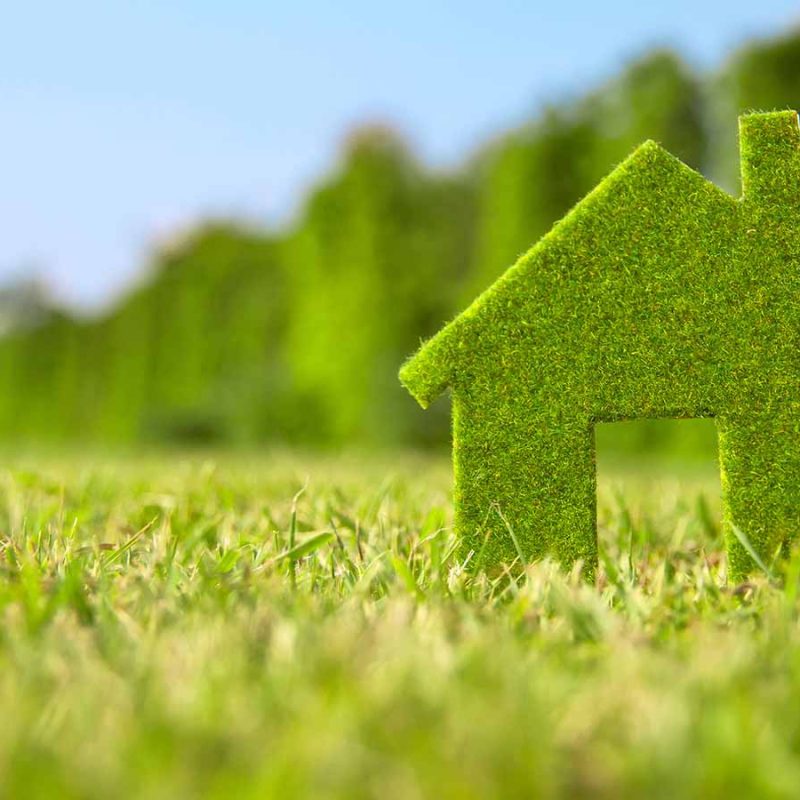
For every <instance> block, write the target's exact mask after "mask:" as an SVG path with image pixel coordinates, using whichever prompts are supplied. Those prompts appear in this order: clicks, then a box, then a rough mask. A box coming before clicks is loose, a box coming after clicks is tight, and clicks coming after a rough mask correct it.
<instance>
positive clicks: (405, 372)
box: [400, 112, 800, 407]
mask: <svg viewBox="0 0 800 800" xmlns="http://www.w3.org/2000/svg"><path fill="white" fill-rule="evenodd" d="M740 131H741V140H742V144H741V151H742V175H743V185H744V193H745V194H744V196H745V197H748V196H750V195H758V194H759V193H762V192H763V193H767V194H771V195H772V196H775V195H780V194H781V193H783V194H784V195H785V193H786V192H787V191H796V188H795V187H796V185H797V184H796V182H794V181H791V182H790V181H788V180H783V179H782V178H781V175H790V174H791V175H793V174H794V170H790V171H788V172H787V171H782V170H780V169H776V168H775V166H776V163H777V162H776V160H777V161H779V160H780V159H785V158H787V157H790V158H793V159H795V161H798V160H800V159H798V154H800V129H799V128H798V122H797V115H796V114H795V113H794V112H778V113H770V114H754V115H747V116H745V117H742V118H741V120H740ZM790 184H791V188H788V187H789V186H790ZM738 206H739V202H738V201H737V200H735V199H734V198H732V197H731V196H730V195H728V194H727V193H725V192H724V191H722V190H721V189H719V188H718V187H716V186H715V185H714V184H712V183H711V182H710V181H708V180H706V179H705V178H704V177H703V176H702V175H700V174H699V173H697V172H695V171H694V170H692V169H690V168H689V167H687V166H686V165H684V164H683V163H682V162H681V161H679V160H678V159H677V158H675V157H674V156H672V155H671V154H670V153H668V152H667V151H666V150H665V149H664V148H662V147H661V146H660V145H658V144H656V143H655V142H653V141H648V142H645V143H644V144H643V145H641V146H640V147H638V148H637V149H636V150H635V151H634V152H633V153H632V154H631V155H630V156H629V157H628V158H627V159H626V160H625V161H624V162H622V163H621V164H620V165H619V166H618V167H617V168H616V169H615V170H613V172H611V173H610V174H609V175H608V176H607V177H606V178H605V179H604V180H603V181H602V182H601V183H600V184H599V185H598V186H597V187H596V188H595V189H594V190H593V191H592V192H590V193H589V194H588V195H587V196H586V197H585V198H584V199H583V200H582V201H581V202H580V203H578V204H577V205H576V206H575V207H574V208H573V209H572V210H571V211H570V212H569V213H568V214H567V215H566V216H565V217H564V218H563V219H562V220H561V221H560V222H558V223H557V224H556V225H555V226H554V227H553V229H552V230H551V231H550V232H549V233H548V234H547V235H546V236H544V237H543V238H542V239H540V240H539V241H538V242H537V243H536V244H535V245H534V246H533V247H532V248H531V249H530V250H529V251H528V252H527V253H525V254H524V255H523V256H522V257H521V258H520V259H519V260H518V261H517V262H516V264H514V265H513V266H512V267H510V268H509V269H508V270H507V271H506V273H505V274H504V275H503V276H502V277H500V278H499V279H498V280H497V281H496V282H495V283H494V284H493V285H492V286H490V287H489V288H488V289H487V290H486V291H485V292H483V293H482V294H481V295H480V296H479V297H478V298H477V299H476V300H475V301H474V302H473V303H472V304H471V305H470V306H469V307H468V308H467V309H466V310H465V311H463V312H462V313H461V314H459V315H458V316H457V317H456V318H455V319H454V320H452V321H451V322H450V323H449V324H448V325H446V326H445V327H444V328H443V329H442V330H441V331H440V332H439V333H438V334H436V335H435V336H434V337H433V338H431V339H429V340H428V341H427V342H425V343H424V344H423V345H422V347H421V348H420V349H419V350H418V351H417V353H416V354H415V355H414V356H413V357H412V358H411V359H409V360H408V361H407V362H406V364H405V365H404V366H403V368H402V369H401V371H400V379H401V381H402V383H403V384H404V385H405V386H406V388H407V389H408V390H409V391H410V392H411V394H412V395H413V396H414V397H415V398H416V399H417V401H418V402H419V403H420V404H421V405H422V406H423V407H427V406H428V405H429V404H430V403H431V402H432V401H433V400H434V399H436V397H437V396H438V395H439V394H441V393H442V392H443V391H444V390H445V389H446V388H448V387H450V386H453V385H454V384H455V383H456V382H457V381H458V379H459V377H460V376H461V377H463V378H464V379H465V380H468V379H469V375H468V373H469V369H467V368H466V367H467V365H468V364H469V361H470V359H471V357H472V355H473V354H474V353H475V352H476V351H477V350H478V349H480V348H481V347H484V349H485V348H486V347H490V348H495V350H497V349H499V347H498V345H503V344H505V343H504V342H502V335H499V334H498V331H501V330H502V331H509V334H508V335H509V336H512V337H514V336H517V337H518V336H519V335H520V334H519V331H520V330H523V329H524V326H525V324H526V320H525V319H522V318H520V315H523V316H524V315H531V314H538V315H543V314H547V313H550V309H549V308H548V307H546V305H547V304H540V305H538V306H535V305H532V304H531V303H530V302H525V300H526V298H528V297H529V296H530V292H531V291H532V290H533V289H535V290H536V291H539V292H541V290H542V289H544V290H545V295H544V296H546V293H547V290H549V289H552V290H553V292H554V296H557V297H558V300H559V301H560V302H562V303H567V304H572V305H574V306H576V307H577V306H579V305H580V304H581V302H582V300H583V297H582V294H581V291H582V285H583V284H584V283H585V282H586V281H587V280H588V278H587V277H586V276H585V275H584V274H582V273H581V272H580V269H581V268H580V262H581V261H587V260H592V261H593V264H594V266H593V269H594V270H595V274H594V277H593V278H592V279H593V280H596V279H597V276H596V270H597V269H598V268H599V269H602V270H606V269H608V270H619V269H623V270H624V269H625V258H626V252H635V251H636V249H637V247H638V248H641V247H642V246H644V245H643V244H642V242H643V240H644V239H647V240H648V241H647V242H646V246H647V247H649V248H650V252H651V253H652V251H653V248H663V249H664V251H665V252H666V251H670V252H674V250H675V248H683V249H688V250H690V249H691V248H692V247H693V242H692V239H693V232H696V231H697V230H698V226H701V228H702V229H705V228H708V227H711V228H719V230H720V232H721V233H720V236H719V237H718V241H719V248H720V249H724V247H725V242H726V241H732V239H730V237H728V238H727V239H726V236H728V234H729V233H731V232H732V230H731V225H733V224H734V220H735V218H736V217H737V214H736V209H737V208H738ZM648 237H649V238H648ZM704 246H705V247H706V248H708V246H709V245H708V243H707V242H706V243H705V245H704ZM714 246H716V245H713V246H712V249H713V247H714ZM598 253H602V258H601V259H600V261H598ZM556 254H557V257H556ZM716 255H719V256H720V258H725V254H724V253H720V254H715V253H710V254H708V257H706V263H707V262H708V258H711V257H715V256H716ZM704 257H705V256H704ZM553 263H557V265H558V266H557V268H554V267H553ZM598 264H599V267H598ZM654 279H656V278H654ZM565 286H566V289H565ZM570 292H572V294H570ZM515 315H516V316H517V319H516V320H515V322H516V324H514V325H509V324H508V322H509V320H510V319H512V318H514V317H515ZM485 342H490V344H489V345H486V344H484V343H485ZM507 344H508V346H510V347H518V346H519V342H516V341H515V342H509V343H507ZM496 355H497V356H498V357H500V353H499V352H497V353H496Z"/></svg>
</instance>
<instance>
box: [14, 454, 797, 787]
mask: <svg viewBox="0 0 800 800" xmlns="http://www.w3.org/2000/svg"><path fill="white" fill-rule="evenodd" d="M5 463H6V466H5V469H4V471H3V472H2V473H0V569H1V570H2V580H1V581H0V613H2V627H0V708H2V709H3V716H4V724H3V725H2V726H0V794H2V796H14V797H26V798H32V797H54V796H63V797H87V798H109V797H114V798H118V797H144V796H146V797H148V798H162V797H163V798H176V797H181V798H183V797H201V796H202V797H237V798H239V797H245V798H247V797H253V798H256V797H257V798H263V797H273V796H274V797H281V798H291V797H313V798H325V797H341V798H362V797H363V798H372V797H380V798H390V799H391V798H423V797H424V798H427V797H435V798H451V797H452V798H489V797H537V796H563V797H608V798H620V797H624V796H632V795H636V796H642V797H648V798H649V797H702V798H713V797H721V796H726V797H740V796H753V797H796V796H797V791H798V786H800V628H799V627H798V610H799V609H800V603H799V602H798V598H797V590H798V585H799V579H798V575H799V574H800V557H799V558H792V559H791V560H790V561H789V562H788V563H787V564H786V565H785V566H781V567H776V568H775V569H774V570H773V574H772V575H771V576H769V577H768V576H767V575H765V574H763V573H761V574H760V575H756V576H754V578H753V579H752V580H751V581H750V582H748V583H746V584H739V585H733V584H730V583H727V582H726V578H725V561H724V557H723V555H722V544H721V541H720V539H719V524H718V517H719V498H718V496H717V494H718V481H717V479H716V478H715V476H714V474H713V472H708V471H697V470H692V471H687V470H682V471H676V470H674V469H671V470H669V471H666V472H664V471H662V472H656V471H651V470H641V469H640V470H638V471H635V472H626V471H625V470H622V469H617V470H616V471H611V470H604V471H603V473H602V479H601V482H600V488H599V493H598V494H599V511H598V513H599V520H600V528H601V543H602V546H601V562H602V563H601V569H600V574H599V576H598V583H597V586H589V585H585V583H583V582H582V581H581V580H580V578H579V577H578V576H577V575H576V574H571V575H567V574H564V573H562V572H560V571H559V570H558V569H557V568H555V567H554V566H553V565H552V564H549V563H540V564H537V565H534V566H532V567H529V568H528V569H527V571H525V572H522V571H520V570H514V569H510V570H507V571H506V572H505V573H504V574H500V575H497V576H494V577H492V578H491V579H490V578H488V577H486V576H478V577H471V576H470V575H469V574H468V572H465V571H464V570H463V569H462V568H461V564H460V562H459V560H458V556H457V555H456V554H455V552H454V547H453V545H454V542H453V539H452V536H451V534H450V532H449V527H448V526H449V522H450V519H451V509H450V505H449V498H448V492H449V484H450V473H449V468H448V465H447V463H446V461H444V460H442V459H434V458H428V457H421V456H403V457H397V458H388V457H376V456H365V457H362V458H356V457H355V456H352V457H350V458H339V459H334V458H327V459H321V458H319V457H308V458H304V457H302V456H300V455H286V454H282V455H281V454H276V455H273V456H268V455H263V456H258V457H246V456H243V455H239V456H236V457H234V456H225V455H199V454H195V455H191V456H185V455H158V456H137V457H129V458H121V457H120V458H100V457H98V458H90V457H82V458H67V457H58V458H54V457H49V458H44V459H36V458H27V459H23V458H17V459H12V460H6V462H5Z"/></svg>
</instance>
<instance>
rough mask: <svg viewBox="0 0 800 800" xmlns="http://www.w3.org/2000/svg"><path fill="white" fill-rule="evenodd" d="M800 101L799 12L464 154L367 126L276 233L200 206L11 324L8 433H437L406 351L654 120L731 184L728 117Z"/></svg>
mask: <svg viewBox="0 0 800 800" xmlns="http://www.w3.org/2000/svg"><path fill="white" fill-rule="evenodd" d="M774 108H795V109H798V108H800V33H797V34H794V33H792V34H789V35H786V36H784V37H781V38H780V39H776V40H767V41H761V42H757V43H755V44H751V45H749V46H747V47H744V48H742V49H740V50H739V51H737V52H736V53H734V54H733V55H732V57H731V58H730V59H729V60H728V61H727V62H726V63H725V64H724V65H723V66H722V67H721V68H719V69H718V70H716V71H715V72H714V73H713V74H705V75H703V74H698V73H697V72H696V71H695V70H693V69H692V68H691V67H689V66H688V65H687V64H686V63H685V62H684V61H683V60H682V59H681V58H680V56H678V55H677V54H675V53H673V52H669V51H658V52H654V53H652V54H649V55H647V56H646V57H644V58H641V59H639V60H637V61H635V62H633V63H631V64H629V65H628V66H627V67H626V68H625V69H624V70H622V72H621V73H620V74H619V75H618V76H617V77H616V78H615V79H614V80H612V81H610V82H609V83H607V84H606V85H602V86H599V87H596V88H595V89H593V90H592V91H591V92H589V93H588V94H586V95H585V96H583V97H578V98H573V99H570V100H568V101H564V102H560V103H553V104H550V105H549V106H547V107H546V108H544V109H542V110H541V111H540V112H539V113H538V114H537V115H536V117H535V118H534V119H532V120H531V121H530V122H529V123H528V124H526V125H524V126H523V127H521V128H519V129H516V130H513V131H511V132H509V133H506V134H504V135H502V136H499V137H498V138H497V139H496V140H495V141H493V142H490V143H489V144H487V145H486V146H484V147H483V148H481V149H480V151H479V152H477V153H475V154H473V155H472V156H471V157H470V158H469V159H468V160H467V161H466V162H465V163H464V164H463V166H462V167H461V168H460V169H458V170H456V171H454V172H451V173H448V174H442V173H440V172H437V171H435V170H431V169H429V168H426V166H425V165H424V164H421V163H420V162H419V161H418V160H417V159H416V158H415V157H414V154H413V152H411V150H410V149H409V147H408V146H407V145H406V144H405V143H404V142H403V141H402V139H401V138H399V137H398V136H397V135H396V134H395V133H394V132H393V131H392V130H389V129H386V128H382V127H365V128H362V129H361V130H359V131H358V132H356V133H355V134H354V135H353V136H351V137H350V138H349V139H348V141H347V142H346V143H345V146H344V148H343V152H342V156H341V159H340V163H339V165H338V167H337V169H336V171H335V172H334V174H332V175H330V176H328V177H327V178H326V179H325V180H324V181H323V182H322V183H321V184H320V185H319V186H318V187H317V188H316V189H315V190H314V191H313V192H312V193H311V194H310V196H309V197H308V198H307V200H306V202H305V203H304V205H303V208H302V211H301V213H300V214H299V215H298V218H297V220H296V221H295V222H294V223H293V224H292V225H291V226H290V227H289V228H288V229H287V230H285V231H282V232H280V233H279V234H275V233H269V232H265V231H259V230H253V229H248V228H246V227H244V226H240V225H236V224H233V223H227V222H226V223H222V222H219V223H209V224H206V225H204V226H201V227H200V228H198V229H197V230H195V231H194V232H193V233H192V234H191V235H190V236H188V237H185V238H184V239H183V240H182V241H181V242H179V243H173V244H172V245H170V246H169V247H163V248H162V249H161V250H160V251H159V252H157V253H155V254H154V256H153V263H152V264H151V265H150V269H149V275H150V277H149V279H148V280H147V281H145V282H144V283H143V285H142V286H140V287H139V288H138V289H136V290H135V291H132V292H131V293H129V294H128V295H127V296H126V297H124V298H123V299H122V300H121V301H120V302H119V303H118V304H117V305H116V306H115V307H114V308H113V309H112V310H110V311H109V312H107V313H106V314H104V315H103V316H102V317H99V318H95V319H83V318H81V317H79V316H74V315H71V314H68V313H65V312H64V311H63V310H62V311H56V310H50V311H49V312H48V313H47V314H46V315H44V316H42V315H37V316H36V319H35V320H34V321H33V322H32V323H31V324H29V325H17V326H16V327H15V328H14V330H12V331H11V332H10V333H7V334H6V335H5V336H4V337H3V338H2V339H1V340H0V435H2V437H3V438H4V439H5V440H6V441H8V440H12V441H14V440H37V441H50V442H68V441H74V440H80V441H83V442H107V443H134V442H147V441H151V442H181V443H187V442H202V443H206V442H228V443H242V444H247V443H262V442H285V443H300V444H307V445H314V446H318V445H331V446H336V445H340V444H344V443H348V444H350V443H359V444H363V445H373V444H382V445H385V444H413V445H419V446H425V445H431V444H435V443H438V442H442V441H444V440H445V439H446V438H447V435H448V425H449V421H448V420H449V416H448V409H447V408H446V405H445V404H440V406H439V407H438V408H435V409H432V410H430V411H428V412H426V413H424V414H423V413H421V412H420V411H419V410H418V409H417V408H416V406H415V405H414V403H413V401H412V400H411V399H410V398H409V397H408V396H407V394H406V393H405V392H404V391H403V390H402V388H401V387H400V386H399V384H398V382H397V370H398V367H399V365H400V363H401V362H402V360H403V358H404V357H405V356H407V355H408V354H410V353H411V352H412V351H413V350H414V349H415V348H416V346H417V345H418V343H419V341H420V340H421V339H422V338H423V337H426V336H428V335H430V334H432V333H434V332H435V331H436V330H438V329H439V327H440V326H441V325H442V324H443V323H444V322H445V321H446V320H448V319H449V318H451V317H452V316H453V315H455V314H456V313H458V311H459V310H461V309H462V308H464V307H465V306H466V305H467V304H468V303H469V302H470V301H471V300H472V299H474V297H475V296H476V295H477V294H478V293H479V292H480V291H482V290H483V289H484V288H486V287H487V286H489V285H490V284H491V283H492V282H493V281H494V280H495V279H496V278H497V277H498V276H499V275H500V274H501V273H502V272H503V271H504V270H505V269H506V268H507V267H508V266H510V265H511V264H512V263H513V262H514V261H515V260H516V258H517V257H518V256H519V255H520V254H521V253H523V252H524V251H525V250H526V249H527V248H528V247H529V246H530V245H531V244H533V243H534V242H535V241H536V240H537V239H538V238H539V237H541V236H542V235H543V234H544V233H545V232H546V231H547V230H548V229H549V227H550V226H551V225H552V224H553V222H554V221H556V220H557V219H558V218H560V217H561V216H562V215H563V214H564V213H565V212H566V211H567V210H568V209H569V208H570V207H571V206H572V205H573V204H574V203H576V202H577V201H578V200H579V199H580V198H581V197H582V196H584V195H585V194H586V193H587V192H588V191H590V190H591V189H592V188H593V187H594V186H595V185H596V184H597V182H598V181H599V180H601V179H602V178H603V176H604V175H606V174H607V173H608V172H609V171H610V170H611V169H612V168H613V167H614V166H615V165H616V164H617V163H619V162H620V161H621V160H623V159H624V158H625V157H626V156H627V155H628V154H629V153H630V152H631V150H632V149H633V148H634V147H635V146H637V145H638V144H639V143H641V142H642V141H644V140H645V139H648V138H651V139H655V140H657V141H658V142H660V143H661V144H663V145H664V146H665V147H666V148H667V149H669V150H670V151H671V152H673V153H674V154H675V155H677V156H679V157H680V158H681V159H682V160H683V161H685V162H686V163H687V164H689V165H690V166H692V167H695V168H696V169H699V170H700V171H702V172H703V173H704V174H706V175H707V176H708V177H710V178H712V179H713V180H715V181H716V182H718V183H719V184H720V185H722V186H723V187H724V188H726V189H728V190H730V191H732V192H736V191H737V189H738V151H737V141H736V117H737V115H738V114H739V113H740V112H741V111H743V110H748V109H774Z"/></svg>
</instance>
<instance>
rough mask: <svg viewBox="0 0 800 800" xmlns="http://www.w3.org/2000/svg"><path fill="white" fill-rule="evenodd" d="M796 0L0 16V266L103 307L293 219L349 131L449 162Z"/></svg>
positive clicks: (95, 10) (90, 2)
mask: <svg viewBox="0 0 800 800" xmlns="http://www.w3.org/2000/svg"><path fill="white" fill-rule="evenodd" d="M795 23H800V8H799V7H798V6H797V4H796V0H793V1H791V2H790V0H759V2H740V0H711V1H710V2H702V0H691V1H690V0H672V1H671V2H651V3H643V2H641V0H638V1H637V2H633V0H605V2H577V1H570V0H562V2H559V3H553V2H548V3H540V2H535V1H534V0H528V2H516V0H512V1H511V2H502V0H501V1H499V2H498V0H495V1H494V2H473V0H446V1H443V2H436V0H405V1H404V2H403V3H376V2H374V0H370V1H369V2H367V1H366V0H339V2H331V0H291V1H287V2H282V3H275V2H273V0H261V2H256V0H216V1H215V2H212V0H193V2H189V1H188V0H139V2H115V0H71V2H63V0H50V2H39V1H37V0H26V2H15V3H11V2H7V3H4V4H3V7H2V8H1V9H0V280H2V279H4V278H7V277H8V276H10V275H17V274H19V273H20V272H22V271H26V270H35V271H37V272H38V273H40V274H41V275H43V276H44V277H46V279H47V280H48V282H49V283H50V284H51V285H52V286H53V288H54V290H55V292H56V293H57V295H58V296H60V297H62V298H63V299H65V300H68V301H71V302H76V303H81V304H85V305H90V306H91V305H97V304H100V303H103V302H106V301H108V299H109V298H110V297H113V295H114V294H115V293H116V292H118V291H120V290H121V289H122V288H123V287H124V286H126V285H128V284H129V283H130V281H131V280H133V279H134V278H135V276H136V275H137V274H138V272H139V270H141V268H142V266H143V264H144V261H145V256H146V253H147V251H148V248H149V247H150V246H151V244H152V243H153V242H154V241H158V240H159V239H161V238H163V237H165V236H168V235H169V234H170V233H171V232H172V231H175V230H179V229H181V228H183V227H185V226H187V225H189V224H191V223H192V222H193V221H195V220H197V219H198V218H201V217H204V216H231V215H234V216H237V217H243V218H246V219H249V220H252V221H253V222H255V223H257V224H266V223H270V222H271V223H272V224H278V223H279V222H280V221H281V220H285V219H287V218H288V217H290V215H291V213H292V211H293V210H294V209H295V208H296V207H297V204H298V202H299V200H300V199H301V198H302V196H303V193H304V191H305V190H306V189H307V188H308V186H309V185H310V184H311V183H313V181H314V180H316V179H318V178H320V177H321V176H322V175H323V174H324V173H325V171H326V170H328V169H330V168H331V165H332V164H333V163H334V162H335V157H336V153H337V147H338V143H339V142H340V141H341V139H342V137H343V136H344V134H345V133H346V132H347V131H348V130H349V129H350V128H351V127H352V126H353V125H355V124H356V123H358V122H359V121H363V120H376V119H377V120H381V121H390V122H392V123H393V124H395V125H396V126H397V127H398V128H399V129H400V130H402V131H403V132H405V134H406V135H407V136H408V138H409V139H410V140H411V142H412V143H413V144H414V146H415V147H416V148H417V149H418V151H419V152H420V154H421V155H422V156H423V157H424V158H425V159H426V160H428V161H430V162H431V163H434V164H441V165H445V166H447V165H451V164H456V163H458V161H459V160H460V159H461V158H462V157H463V156H464V155H466V154H467V153H468V152H469V150H470V149H471V148H473V147H475V146H476V145H477V144H479V143H480V142H481V141H482V140H484V139H485V138H486V137H488V136H490V135H492V134H494V133H496V132H497V131H498V130H499V129H502V128H504V127H508V126H510V125H512V124H514V123H515V122H517V121H519V120H521V119H524V118H526V117H527V116H530V115H531V114H532V113H534V112H535V110H536V108H537V107H538V106H539V105H540V104H541V103H542V102H543V101H544V100H547V99H551V98H557V97H559V96H560V95H561V94H562V93H564V92H569V91H577V90H580V89H582V88H583V87H585V86H586V87H588V86H590V85H593V84H596V83H598V82H601V81H602V80H603V79H604V78H606V77H608V76H610V75H612V74H613V73H614V71H615V70H616V69H617V68H618V67H619V65H620V64H621V63H622V62H623V61H624V60H626V59H627V58H629V57H631V56H634V55H637V54H639V53H641V52H642V51H643V50H645V49H646V48H647V47H648V46H650V45H653V44H666V45H672V46H675V47H677V48H679V49H680V50H681V51H683V52H684V53H685V54H686V55H687V57H688V58H690V59H691V60H692V61H693V62H694V63H696V64H697V65H698V66H714V65H715V64H717V63H719V61H720V60H721V59H722V58H723V57H724V56H725V54H726V53H727V52H728V51H729V50H730V49H731V48H732V47H735V46H736V45H737V44H739V43H740V42H742V41H743V40H745V39H746V38H748V37H750V36H760V35H769V34H773V33H777V32H779V31H781V30H783V29H785V28H786V27H788V26H789V25H791V24H795Z"/></svg>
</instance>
